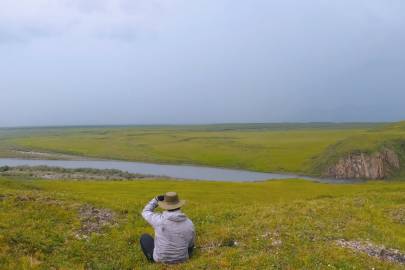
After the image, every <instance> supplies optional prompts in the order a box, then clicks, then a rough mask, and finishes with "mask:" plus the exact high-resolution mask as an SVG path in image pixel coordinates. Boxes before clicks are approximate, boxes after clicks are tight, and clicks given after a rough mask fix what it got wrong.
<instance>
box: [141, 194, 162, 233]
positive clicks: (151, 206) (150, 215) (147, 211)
mask: <svg viewBox="0 0 405 270" xmlns="http://www.w3.org/2000/svg"><path fill="white" fill-rule="evenodd" d="M156 207H158V200H157V199H156V198H153V199H152V200H151V201H150V202H149V203H148V204H147V205H146V206H145V207H144V208H143V210H142V217H143V218H144V219H145V220H146V221H147V222H148V223H149V224H150V225H152V227H154V228H155V227H156V226H158V225H159V224H160V223H161V220H162V215H161V214H158V213H154V212H153V211H154V210H155V209H156Z"/></svg>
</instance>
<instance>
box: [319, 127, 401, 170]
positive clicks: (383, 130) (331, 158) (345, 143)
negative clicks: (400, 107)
mask: <svg viewBox="0 0 405 270" xmlns="http://www.w3.org/2000/svg"><path fill="white" fill-rule="evenodd" d="M386 148H388V149H391V150H393V151H394V152H395V153H396V154H397V155H398V156H399V158H400V160H401V163H402V164H405V121H403V122H398V123H391V124H386V125H383V126H380V127H377V128H373V129H370V130H367V131H365V132H361V133H359V134H355V135H353V136H349V137H347V138H345V139H342V140H341V141H339V142H337V143H335V144H332V145H330V146H328V147H327V148H326V149H325V151H324V152H323V153H322V154H321V155H319V156H318V157H317V158H316V159H315V160H314V162H313V165H312V166H313V167H312V168H313V172H314V173H315V174H321V173H322V172H323V171H324V170H325V169H326V168H327V167H329V166H331V165H333V164H335V163H336V162H337V161H338V160H339V159H340V158H342V157H345V156H347V155H348V154H351V153H365V154H373V153H376V152H378V151H381V150H382V149H386ZM392 176H393V177H397V178H398V177H402V176H405V166H401V169H400V170H399V171H397V172H395V174H394V175H392Z"/></svg>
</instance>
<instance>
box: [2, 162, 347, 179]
mask: <svg viewBox="0 0 405 270" xmlns="http://www.w3.org/2000/svg"><path fill="white" fill-rule="evenodd" d="M21 165H27V166H38V165H46V166H53V167H62V168H73V169H75V168H93V169H117V170H121V171H126V172H129V173H139V174H147V175H161V176H169V177H173V178H181V179H193V180H208V181H229V182H254V181H264V180H270V179H291V178H300V179H307V180H312V181H319V182H339V183H345V182H353V181H351V180H336V179H318V178H312V177H303V176H298V175H293V174H275V173H260V172H252V171H244V170H232V169H220V168H211V167H200V166H191V165H162V164H153V163H143V162H126V161H114V160H29V159H14V158H13V159H0V166H11V167H12V166H21Z"/></svg>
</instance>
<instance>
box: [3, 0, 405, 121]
mask: <svg viewBox="0 0 405 270" xmlns="http://www.w3.org/2000/svg"><path fill="white" fill-rule="evenodd" d="M0 94H1V95H0V98H1V106H0V126H26V125H29V126H35V125H85V124H156V123H167V124H168V123H170V124H179V123H220V122H309V121H396V120H400V119H405V1H403V0H306V1H302V0H294V1H293V0H279V1H272V0H263V1H259V0H250V1H239V0H229V1H228V0H192V1H190V0H18V1H16V0H1V1H0Z"/></svg>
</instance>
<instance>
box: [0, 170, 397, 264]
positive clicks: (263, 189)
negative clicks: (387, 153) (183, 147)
mask: <svg viewBox="0 0 405 270" xmlns="http://www.w3.org/2000/svg"><path fill="white" fill-rule="evenodd" d="M167 190H176V191H178V192H179V194H181V195H183V196H184V199H187V201H188V203H187V205H186V207H185V208H184V211H185V213H186V214H188V215H189V217H190V218H191V219H192V220H193V221H194V223H195V225H196V229H197V245H196V246H197V248H196V250H195V255H194V257H193V259H192V260H190V261H189V262H187V263H184V264H181V265H178V266H175V267H170V269H373V268H374V269H404V267H405V265H404V262H403V261H401V258H402V259H405V257H404V256H405V255H404V253H403V252H404V251H405V200H404V198H405V196H404V195H405V182H401V181H395V182H383V181H370V182H367V183H364V184H342V185H337V184H320V183H312V182H308V181H303V180H291V181H269V182H261V183H222V182H198V181H173V180H153V179H150V180H138V181H118V182H117V181H91V180H88V181H85V180H81V181H66V180H63V181H59V180H37V179H36V180H34V179H32V180H30V179H28V178H24V179H18V178H7V177H2V178H0V269H52V268H53V269H167V266H164V265H151V264H148V263H147V261H146V259H145V258H143V255H142V253H141V250H140V248H139V245H138V240H139V237H140V235H141V234H142V233H144V232H148V233H152V229H151V228H150V226H148V225H147V224H146V223H145V221H144V220H143V219H142V218H141V216H140V211H141V209H142V207H143V206H144V204H145V203H146V202H147V201H148V200H150V199H151V198H152V197H153V196H155V195H156V194H160V193H162V192H164V191H167ZM382 246H383V247H382ZM356 247H358V248H357V249H356ZM365 247H366V248H365ZM367 250H371V251H374V250H377V251H378V252H379V253H378V252H374V253H372V252H370V254H369V253H367ZM392 250H393V251H392ZM389 252H391V253H389ZM396 252H397V253H396ZM401 252H402V253H401ZM384 254H385V255H384ZM387 254H394V255H395V254H397V256H396V257H395V256H394V255H392V256H391V255H390V256H388V255H387ZM380 255H381V256H380ZM384 256H385V257H384ZM387 256H388V257H387ZM401 256H402V257H401Z"/></svg>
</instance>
